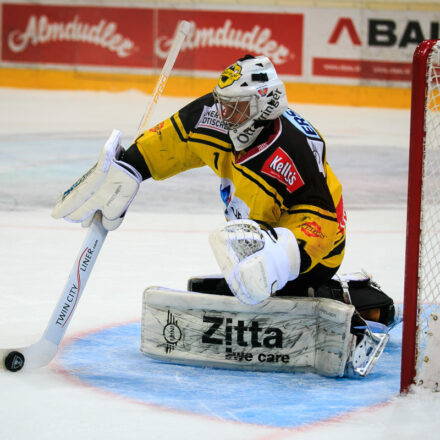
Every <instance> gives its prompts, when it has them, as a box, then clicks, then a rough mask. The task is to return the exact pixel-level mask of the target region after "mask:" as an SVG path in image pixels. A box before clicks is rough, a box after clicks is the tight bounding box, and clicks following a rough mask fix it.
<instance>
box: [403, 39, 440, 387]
mask: <svg viewBox="0 0 440 440" xmlns="http://www.w3.org/2000/svg"><path fill="white" fill-rule="evenodd" d="M411 93H412V94H411V127H410V153H409V166H408V202H407V203H408V205H407V231H406V259H405V289H404V317H403V319H404V321H403V342H402V372H401V391H403V392H404V391H408V389H409V387H410V386H411V385H412V384H413V383H417V384H419V385H423V386H426V387H428V388H433V389H438V387H439V382H440V377H439V375H440V328H439V322H440V319H437V318H440V261H438V260H437V256H440V40H426V41H423V42H422V43H420V44H419V46H418V47H417V49H416V51H415V53H414V58H413V72H412V92H411Z"/></svg>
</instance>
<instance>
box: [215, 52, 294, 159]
mask: <svg viewBox="0 0 440 440" xmlns="http://www.w3.org/2000/svg"><path fill="white" fill-rule="evenodd" d="M213 95H214V99H215V101H216V104H217V110H218V114H219V116H220V118H221V119H222V120H223V122H224V124H225V126H226V127H227V128H228V130H229V137H230V138H231V140H232V143H233V144H234V148H235V150H237V151H241V150H244V149H245V148H248V147H249V146H250V145H252V143H253V142H254V141H255V139H256V138H257V136H258V135H259V134H260V133H261V131H262V130H263V127H264V123H262V121H267V120H271V119H276V118H278V117H279V116H281V115H282V114H283V113H284V112H285V110H287V96H286V90H285V88H284V84H283V82H282V81H281V80H280V79H279V78H278V76H277V73H276V71H275V68H274V66H273V64H272V63H271V61H270V60H269V58H267V57H265V56H257V57H253V56H251V55H246V56H245V57H244V58H240V59H239V60H238V61H237V62H236V63H235V64H233V65H231V66H229V67H227V68H226V69H225V70H224V71H223V73H222V74H221V75H220V78H219V80H218V84H217V86H216V87H215V88H214V91H213Z"/></svg>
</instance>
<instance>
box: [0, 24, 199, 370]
mask: <svg viewBox="0 0 440 440" xmlns="http://www.w3.org/2000/svg"><path fill="white" fill-rule="evenodd" d="M190 29H191V25H190V23H189V22H187V21H181V22H180V23H179V26H178V28H177V32H176V35H175V37H174V41H173V44H172V45H171V48H170V51H169V53H168V57H167V59H166V61H165V64H164V66H163V68H162V71H161V73H160V75H159V78H158V80H157V83H156V87H155V89H154V92H153V95H152V97H151V99H150V101H149V103H148V105H147V108H146V111H145V114H144V116H143V117H142V119H141V122H140V124H139V128H138V132H137V134H136V137H135V139H136V138H137V137H138V136H139V135H140V134H141V133H142V132H143V131H144V129H145V127H146V124H147V122H148V119H149V118H150V116H151V114H152V112H153V109H154V107H155V106H156V104H157V102H158V100H159V98H160V96H161V95H162V93H163V90H164V88H165V84H166V82H167V80H168V77H169V75H170V73H171V70H172V68H173V66H174V63H175V61H176V58H177V55H178V54H179V52H180V49H181V47H182V44H183V42H184V40H185V38H186V36H187V35H188V33H189V31H190ZM107 232H108V231H107V230H106V229H105V228H104V227H103V226H102V223H101V214H100V213H96V214H95V215H94V218H93V222H92V224H91V225H90V228H89V231H88V233H87V236H86V238H85V239H84V242H83V244H82V246H81V248H80V252H79V254H78V256H77V258H76V260H75V262H74V264H73V267H72V270H71V272H70V275H69V278H68V280H67V283H66V285H65V287H64V290H63V292H62V294H61V296H60V298H59V300H58V303H57V305H56V307H55V309H54V311H53V313H52V316H51V318H50V320H49V323H48V325H47V327H46V330H45V331H44V333H43V336H42V337H41V338H40V339H39V340H38V341H37V342H35V343H34V344H31V345H29V346H27V347H21V348H3V349H1V348H0V359H1V361H2V362H1V363H0V368H7V369H8V370H10V371H13V372H16V371H19V370H21V369H22V368H23V367H25V368H26V369H27V368H39V367H43V366H45V365H47V364H48V363H49V362H50V361H51V360H52V359H53V358H54V357H55V355H56V353H57V351H58V347H59V344H60V343H61V341H62V339H63V336H64V334H65V332H66V330H67V327H68V326H69V323H70V321H71V320H72V317H73V314H74V312H75V310H76V307H77V305H78V302H79V300H80V297H81V294H82V292H83V291H84V288H85V286H86V283H87V280H88V278H89V275H90V273H91V271H92V269H93V266H94V264H95V261H96V259H97V258H98V254H99V251H100V250H101V247H102V245H103V243H104V240H105V238H106V236H107Z"/></svg>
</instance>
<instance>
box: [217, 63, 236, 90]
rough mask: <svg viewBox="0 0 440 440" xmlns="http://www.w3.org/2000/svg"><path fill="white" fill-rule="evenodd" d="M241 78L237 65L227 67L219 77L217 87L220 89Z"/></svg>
mask: <svg viewBox="0 0 440 440" xmlns="http://www.w3.org/2000/svg"><path fill="white" fill-rule="evenodd" d="M240 78H241V66H240V65H238V64H237V63H235V64H233V65H232V66H229V67H227V68H226V69H225V70H224V71H223V73H222V74H221V75H220V78H219V80H218V86H219V87H220V88H221V89H224V88H225V87H228V86H230V85H231V84H233V83H234V82H235V81H237V80H238V79H240Z"/></svg>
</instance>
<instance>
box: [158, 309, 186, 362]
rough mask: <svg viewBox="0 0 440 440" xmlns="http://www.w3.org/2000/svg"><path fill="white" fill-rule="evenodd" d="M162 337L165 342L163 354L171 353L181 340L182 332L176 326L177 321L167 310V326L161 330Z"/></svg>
mask: <svg viewBox="0 0 440 440" xmlns="http://www.w3.org/2000/svg"><path fill="white" fill-rule="evenodd" d="M163 337H164V338H165V341H166V342H167V345H166V348H165V353H170V352H172V351H173V350H174V349H175V348H176V345H177V343H178V342H179V341H180V339H182V331H181V330H180V328H179V326H178V325H177V320H176V318H175V317H174V315H173V314H172V313H171V312H170V311H169V310H168V316H167V325H166V326H165V327H164V328H163Z"/></svg>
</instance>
